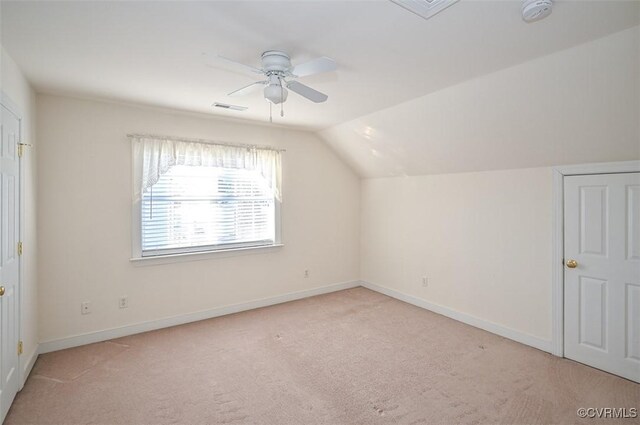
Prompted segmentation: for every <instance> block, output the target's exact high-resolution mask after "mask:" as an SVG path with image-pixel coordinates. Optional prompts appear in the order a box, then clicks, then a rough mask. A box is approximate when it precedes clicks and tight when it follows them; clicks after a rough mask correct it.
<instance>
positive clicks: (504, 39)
mask: <svg viewBox="0 0 640 425" xmlns="http://www.w3.org/2000/svg"><path fill="white" fill-rule="evenodd" d="M555 3H556V4H555V7H554V11H553V14H552V15H551V16H550V17H549V18H547V19H545V20H543V21H540V22H537V23H535V24H526V23H524V22H523V21H522V19H521V17H520V6H521V1H520V0H504V1H474V0H462V1H460V2H458V3H456V4H454V5H453V6H451V7H449V8H448V9H446V10H445V11H443V12H442V13H440V14H438V15H436V16H434V17H433V18H431V19H429V20H424V19H422V18H420V17H418V16H416V15H414V14H413V13H411V12H408V11H407V10H405V9H403V8H401V7H399V6H398V5H396V4H394V3H392V2H390V1H388V0H370V1H353V0H342V1H340V0H339V1H327V0H321V1H318V0H316V1H312V0H295V1H172V2H156V1H145V2H126V1H124V2H114V1H68V2H50V1H28V2H27V1H16V2H13V1H6V0H3V1H2V2H0V7H1V8H2V13H1V20H2V21H1V32H0V36H1V40H0V41H1V43H2V45H3V46H4V47H5V48H6V50H7V51H8V53H9V54H10V55H11V56H12V57H13V59H14V60H15V61H16V62H17V63H18V65H19V66H20V67H21V69H23V71H24V72H25V74H26V76H27V78H28V79H29V80H30V81H31V82H32V83H33V85H34V87H35V89H36V90H37V91H40V92H49V93H61V94H70V95H76V96H81V97H97V98H108V99H114V100H120V101H128V102H135V103H142V104H149V105H154V106H163V107H169V108H176V109H182V110H189V111H197V112H206V113H211V114H216V115H221V116H231V117H237V118H247V119H251V120H257V121H262V122H265V121H267V119H268V107H267V104H266V103H265V102H264V100H263V99H262V97H261V96H260V93H256V94H255V95H253V96H249V97H246V98H228V97H227V96H226V93H228V92H230V91H232V90H234V89H236V88H239V87H242V86H244V85H246V84H248V83H250V82H252V81H254V77H255V76H254V75H245V74H242V73H237V72H232V71H230V69H228V68H226V67H225V66H224V64H216V65H215V66H214V67H208V66H206V65H205V59H204V57H203V54H204V53H206V54H209V55H215V54H222V55H225V56H228V57H231V58H234V59H236V60H238V61H241V62H244V63H247V64H251V65H258V61H259V56H260V54H261V53H262V52H263V51H265V50H269V49H283V50H285V51H287V52H289V53H290V55H291V56H292V60H293V62H294V63H300V62H302V61H304V60H307V59H310V58H313V57H316V56H320V55H326V56H329V57H332V58H334V59H335V60H336V61H337V62H338V64H339V69H338V71H337V72H334V73H330V74H325V75H319V76H314V77H309V78H306V79H304V80H303V81H304V82H306V83H308V84H309V85H311V86H313V87H315V88H317V89H318V90H321V91H324V92H326V93H327V94H328V95H329V101H328V102H326V103H324V104H319V105H318V104H313V103H311V102H308V101H306V100H304V99H301V98H300V97H297V96H296V95H295V94H292V95H291V96H290V100H289V101H288V102H287V103H286V104H285V117H284V118H280V117H279V116H277V114H276V116H275V117H274V118H275V121H276V122H277V123H278V124H282V125H286V126H294V127H300V128H304V129H309V130H314V131H315V130H320V129H324V128H328V127H331V126H335V125H337V124H339V123H343V122H346V121H349V120H353V119H356V118H358V117H361V116H363V115H367V114H370V113H373V112H375V111H378V110H381V109H384V108H388V107H390V106H393V105H397V104H399V103H402V102H406V101H408V100H410V99H415V98H418V97H420V96H424V95H426V94H428V93H433V92H435V91H438V90H441V89H443V88H445V87H448V86H451V85H454V84H457V83H460V82H462V81H465V80H469V79H472V78H477V77H478V76H481V75H485V74H488V73H491V72H494V71H497V70H500V69H503V68H506V67H509V66H513V65H516V64H519V63H523V62H526V61H528V60H531V59H533V58H537V57H541V56H544V55H548V54H551V53H553V52H557V51H560V50H562V49H566V48H569V47H572V46H576V45H578V44H581V43H585V42H587V41H590V40H594V39H597V38H600V37H603V36H605V35H608V34H611V33H614V32H617V31H620V30H622V29H625V28H629V27H631V26H633V25H635V24H637V22H638V13H639V12H638V11H639V10H640V3H639V2H636V1H621V2H620V1H583V0H581V1H564V0H558V1H556V2H555ZM214 101H219V102H223V103H236V104H240V105H244V106H248V107H249V109H248V110H247V111H246V112H242V113H240V112H233V111H226V110H220V109H212V108H211V104H212V103H213V102H214Z"/></svg>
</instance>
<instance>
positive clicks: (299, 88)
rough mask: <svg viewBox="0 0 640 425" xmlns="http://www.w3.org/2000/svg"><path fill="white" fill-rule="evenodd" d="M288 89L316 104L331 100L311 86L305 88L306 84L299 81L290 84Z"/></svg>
mask: <svg viewBox="0 0 640 425" xmlns="http://www.w3.org/2000/svg"><path fill="white" fill-rule="evenodd" d="M287 88H288V89H289V90H291V91H294V92H296V93H298V94H299V95H300V96H302V97H306V98H307V99H309V100H310V101H312V102H315V103H322V102H324V101H325V100H327V99H328V98H329V96H327V95H326V94H324V93H320V92H319V91H317V90H314V89H312V88H311V87H309V86H305V85H304V84H302V83H299V82H297V81H290V82H288V83H287Z"/></svg>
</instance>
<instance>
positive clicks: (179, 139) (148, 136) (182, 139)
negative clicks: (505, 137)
mask: <svg viewBox="0 0 640 425" xmlns="http://www.w3.org/2000/svg"><path fill="white" fill-rule="evenodd" d="M127 137H128V138H145V139H164V140H171V141H174V142H189V143H206V144H209V145H222V146H232V147H235V148H249V149H263V150H269V151H276V152H286V151H287V150H286V149H277V148H273V147H271V146H260V145H250V144H242V143H227V142H218V141H216V140H208V139H189V138H185V137H172V136H159V135H157V134H135V133H134V134H131V133H129V134H127Z"/></svg>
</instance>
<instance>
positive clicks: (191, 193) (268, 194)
mask: <svg viewBox="0 0 640 425" xmlns="http://www.w3.org/2000/svg"><path fill="white" fill-rule="evenodd" d="M274 201H275V199H274V195H273V190H271V189H270V188H269V187H268V185H267V182H266V181H265V179H264V177H263V176H261V175H260V174H259V173H257V172H256V171H252V170H244V169H235V168H219V167H198V166H185V165H177V166H173V167H171V169H170V170H169V171H168V172H167V173H165V174H163V175H162V176H161V177H160V179H159V180H158V182H157V183H156V184H154V185H153V186H152V187H151V188H150V189H149V190H147V191H146V192H145V193H144V195H143V197H142V204H141V213H142V214H141V215H142V255H143V256H153V255H162V254H173V253H181V252H195V251H208V250H215V249H226V248H233V247H244V246H256V245H268V244H273V243H274V242H275V202H274Z"/></svg>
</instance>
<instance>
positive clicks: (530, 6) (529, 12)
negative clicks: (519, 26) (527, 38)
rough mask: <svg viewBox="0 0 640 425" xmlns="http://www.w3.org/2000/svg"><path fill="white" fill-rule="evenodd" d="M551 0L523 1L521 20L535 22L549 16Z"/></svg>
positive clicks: (551, 5)
mask: <svg viewBox="0 0 640 425" xmlns="http://www.w3.org/2000/svg"><path fill="white" fill-rule="evenodd" d="M552 7H553V1H552V0H524V1H523V2H522V19H524V21H525V22H535V21H539V20H540V19H544V18H546V17H547V16H549V15H550V14H551V8H552Z"/></svg>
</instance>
